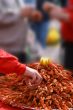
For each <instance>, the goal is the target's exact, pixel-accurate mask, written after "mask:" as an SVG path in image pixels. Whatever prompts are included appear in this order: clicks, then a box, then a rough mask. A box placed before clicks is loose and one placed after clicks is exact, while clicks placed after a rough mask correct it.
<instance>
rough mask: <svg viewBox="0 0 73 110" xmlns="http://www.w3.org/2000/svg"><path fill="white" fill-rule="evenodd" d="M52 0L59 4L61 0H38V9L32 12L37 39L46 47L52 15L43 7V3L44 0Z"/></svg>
mask: <svg viewBox="0 0 73 110" xmlns="http://www.w3.org/2000/svg"><path fill="white" fill-rule="evenodd" d="M46 1H50V2H53V3H55V4H58V5H59V2H61V0H36V10H34V13H33V14H32V19H33V21H32V23H31V27H32V29H33V30H34V32H35V35H36V40H37V41H39V43H40V44H41V45H42V47H46V41H45V40H46V35H47V32H48V27H49V22H50V17H49V16H48V14H47V13H46V12H45V11H44V10H43V9H42V5H43V3H44V2H46Z"/></svg>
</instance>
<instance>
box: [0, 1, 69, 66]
mask: <svg viewBox="0 0 73 110" xmlns="http://www.w3.org/2000/svg"><path fill="white" fill-rule="evenodd" d="M0 1H1V0H0ZM9 1H10V0H2V1H1V2H0V10H1V11H0V12H1V14H0V24H1V23H3V24H1V25H0V48H3V49H5V50H6V51H8V52H10V53H12V54H14V55H15V56H17V57H18V58H19V59H20V61H21V62H23V63H31V62H35V61H38V60H39V59H40V57H42V56H43V57H50V58H51V59H52V60H54V61H55V62H57V63H60V64H63V55H64V50H63V49H62V48H61V42H62V40H61V32H60V28H61V23H60V21H58V20H57V19H51V18H50V17H49V15H48V14H47V13H46V12H44V11H43V10H42V6H43V3H44V2H46V1H50V2H52V3H54V4H56V5H57V6H61V7H65V6H66V4H67V0H11V1H10V2H9ZM14 1H16V2H18V1H19V3H20V5H21V7H23V8H25V9H27V7H28V8H29V7H33V9H34V10H35V9H36V13H37V12H39V16H40V17H39V18H40V21H38V22H36V19H38V18H37V14H36V17H35V18H36V19H35V20H33V19H32V20H31V19H29V18H28V17H24V21H23V20H20V18H19V16H18V11H19V9H18V6H16V4H15V3H14ZM22 11H23V10H22ZM12 12H14V15H13V14H12ZM27 12H28V11H27V10H26V11H25V13H26V14H27ZM5 13H6V14H7V15H6V14H5ZM8 13H9V14H8ZM4 14H5V15H4ZM15 14H16V15H17V16H15ZM30 14H31V13H30ZM41 15H42V16H43V17H42V18H41ZM3 17H4V19H3ZM3 20H4V21H3ZM23 22H24V23H23ZM23 35H24V38H23V37H22V36H23ZM18 36H19V37H20V38H19V37H18ZM20 47H21V48H20Z"/></svg>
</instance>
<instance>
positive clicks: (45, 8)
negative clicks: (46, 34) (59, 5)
mask: <svg viewBox="0 0 73 110" xmlns="http://www.w3.org/2000/svg"><path fill="white" fill-rule="evenodd" d="M53 7H54V4H52V3H50V2H45V3H44V4H43V7H42V8H43V10H44V11H46V12H48V11H50V9H52V8H53Z"/></svg>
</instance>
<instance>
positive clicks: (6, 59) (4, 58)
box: [0, 49, 26, 74]
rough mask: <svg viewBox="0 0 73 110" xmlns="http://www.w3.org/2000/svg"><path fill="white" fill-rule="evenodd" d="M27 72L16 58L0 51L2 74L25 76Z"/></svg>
mask: <svg viewBox="0 0 73 110" xmlns="http://www.w3.org/2000/svg"><path fill="white" fill-rule="evenodd" d="M25 70H26V66H25V65H24V64H21V63H19V61H18V59H17V58H16V57H15V56H13V55H11V54H9V53H7V52H5V51H4V50H1V49H0V73H4V74H9V73H17V74H23V73H24V72H25Z"/></svg>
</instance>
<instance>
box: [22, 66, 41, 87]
mask: <svg viewBox="0 0 73 110" xmlns="http://www.w3.org/2000/svg"><path fill="white" fill-rule="evenodd" d="M24 77H25V83H26V85H27V86H28V87H36V86H38V85H39V84H40V83H41V81H42V77H41V75H40V74H39V73H38V71H37V70H35V69H32V68H29V67H26V71H25V73H24Z"/></svg>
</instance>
